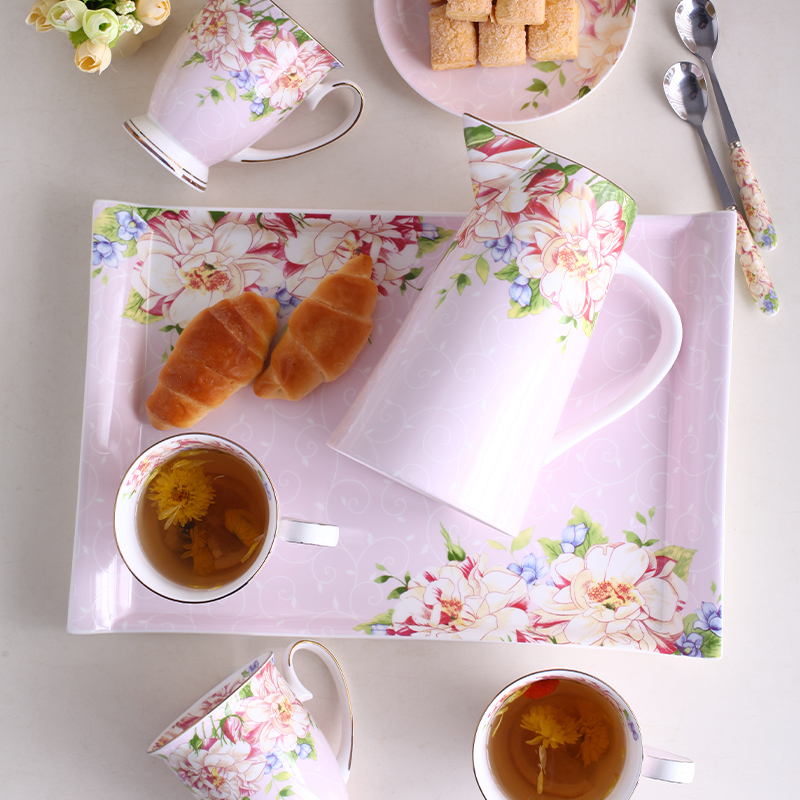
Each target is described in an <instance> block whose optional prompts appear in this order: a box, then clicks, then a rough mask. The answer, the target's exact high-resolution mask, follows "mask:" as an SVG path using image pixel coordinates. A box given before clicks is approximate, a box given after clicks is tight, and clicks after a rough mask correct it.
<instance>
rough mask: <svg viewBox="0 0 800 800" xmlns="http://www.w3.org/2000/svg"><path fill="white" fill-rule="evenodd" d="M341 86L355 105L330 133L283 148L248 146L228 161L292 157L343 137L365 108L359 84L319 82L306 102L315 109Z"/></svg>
mask: <svg viewBox="0 0 800 800" xmlns="http://www.w3.org/2000/svg"><path fill="white" fill-rule="evenodd" d="M341 87H345V88H347V89H349V90H350V91H351V92H352V93H353V96H354V101H353V107H352V108H351V109H350V113H349V114H348V115H347V119H345V121H344V122H343V123H342V124H341V125H339V126H338V127H337V128H334V129H333V130H332V131H331V132H330V133H327V134H325V135H324V136H320V137H319V138H318V139H314V140H313V141H311V142H306V143H305V144H299V145H296V146H295V147H287V148H285V149H283V150H262V149H261V148H260V147H246V148H245V149H244V150H242V151H241V152H239V153H237V154H236V155H235V156H231V157H230V158H229V159H228V161H240V162H242V163H244V164H255V163H257V162H259V161H279V160H281V159H282V158H292V157H293V156H299V155H301V154H302V153H310V152H311V151H312V150H318V149H319V148H320V147H324V146H325V145H326V144H330V143H331V142H335V141H336V140H337V139H341V137H342V136H344V135H345V134H346V133H347V132H348V131H349V130H350V129H351V128H352V127H353V125H355V124H356V122H358V120H359V117H360V116H361V112H362V111H363V110H364V93H363V92H362V91H361V89H360V88H359V86H358V85H357V84H355V83H351V82H350V81H336V82H334V83H318V84H317V85H316V86H315V87H314V88H313V89H312V90H311V91H310V92H309V93H308V95H307V96H306V98H305V102H306V103H308V106H309V108H311V109H312V111H313V110H314V109H315V108H316V107H317V105H319V101H320V100H322V98H323V97H325V96H326V95H328V94H330V93H331V92H333V91H335V90H336V89H339V88H341Z"/></svg>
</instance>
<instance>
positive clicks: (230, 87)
mask: <svg viewBox="0 0 800 800" xmlns="http://www.w3.org/2000/svg"><path fill="white" fill-rule="evenodd" d="M225 91H226V92H227V93H228V97H230V99H231V100H235V99H236V87H235V86H234V85H233V84H232V83H231V82H230V81H226V83H225Z"/></svg>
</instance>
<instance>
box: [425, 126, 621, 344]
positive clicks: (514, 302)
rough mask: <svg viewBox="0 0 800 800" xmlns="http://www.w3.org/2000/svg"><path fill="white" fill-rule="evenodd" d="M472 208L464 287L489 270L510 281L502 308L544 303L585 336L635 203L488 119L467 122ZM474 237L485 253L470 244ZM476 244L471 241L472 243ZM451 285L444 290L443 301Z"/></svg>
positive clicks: (457, 284) (540, 308)
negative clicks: (486, 120)
mask: <svg viewBox="0 0 800 800" xmlns="http://www.w3.org/2000/svg"><path fill="white" fill-rule="evenodd" d="M464 136H465V139H466V144H467V151H468V154H469V160H470V171H471V174H472V181H473V191H474V193H475V202H476V206H475V208H474V209H473V211H472V212H471V213H470V215H469V216H468V217H467V219H466V220H465V221H464V224H463V225H462V227H461V229H460V230H459V232H458V245H459V246H460V247H461V248H462V249H465V250H468V252H467V253H466V254H463V255H460V256H459V263H460V265H461V266H460V272H456V273H455V274H454V275H453V276H452V281H453V283H452V285H451V287H450V289H453V288H454V289H456V291H457V293H458V294H459V295H460V294H461V293H462V292H463V291H464V289H465V288H466V287H467V286H470V285H472V277H471V275H470V273H471V272H473V271H474V274H476V275H477V277H478V279H479V280H480V281H481V282H482V283H484V284H485V283H486V282H487V280H489V279H490V276H492V275H493V276H494V277H495V278H497V279H500V280H505V281H508V282H509V283H510V284H511V285H510V286H509V290H508V294H509V305H510V309H509V312H508V316H509V317H510V318H513V319H519V318H523V317H526V316H528V315H529V314H541V313H542V312H544V311H547V310H548V309H550V308H554V309H555V310H556V311H558V312H560V315H561V320H560V321H561V322H562V323H563V324H565V325H569V326H570V329H569V330H568V333H567V334H565V335H563V336H561V337H559V338H558V339H557V342H559V343H563V345H562V350H563V349H564V348H565V347H566V340H567V337H568V335H569V332H570V331H571V329H580V330H581V331H582V332H583V333H584V334H585V335H586V336H587V337H588V336H591V334H592V331H593V330H594V324H595V321H596V319H597V315H598V313H599V311H600V308H601V307H602V303H603V300H604V299H605V296H606V294H607V293H608V288H609V285H610V283H611V279H612V278H613V276H614V273H615V271H616V266H617V261H618V259H619V256H620V254H621V253H622V248H623V245H624V244H625V237H626V236H627V233H628V231H630V228H631V226H632V224H633V220H634V218H635V216H636V204H635V203H634V202H633V200H632V199H631V198H630V197H629V196H628V195H627V194H625V192H623V191H622V190H621V189H619V188H618V187H617V186H615V185H614V184H612V183H611V182H609V181H607V180H605V179H604V178H601V177H600V176H599V175H596V174H595V173H593V172H591V170H588V169H586V168H585V167H582V166H581V165H579V164H574V163H572V162H570V161H567V160H566V159H562V158H560V157H559V156H554V155H552V154H551V153H548V152H547V151H545V150H544V149H543V148H541V147H538V146H536V145H533V144H531V143H530V142H528V141H526V140H524V139H520V138H518V137H516V136H514V135H512V134H510V133H507V132H506V131H502V130H500V129H498V128H494V127H492V126H490V125H488V124H485V123H484V124H478V125H473V126H469V127H466V128H465V130H464ZM472 243H478V244H481V245H483V247H485V248H486V250H485V252H483V253H477V254H476V253H474V252H469V248H470V245H471V244H472ZM473 248H474V245H473ZM448 293H449V289H442V290H440V294H441V297H440V299H439V304H440V305H441V303H443V302H444V300H445V299H446V297H447V294H448Z"/></svg>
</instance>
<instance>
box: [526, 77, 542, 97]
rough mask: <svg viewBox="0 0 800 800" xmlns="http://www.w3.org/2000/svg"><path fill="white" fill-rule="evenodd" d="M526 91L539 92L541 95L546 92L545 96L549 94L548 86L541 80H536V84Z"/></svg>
mask: <svg viewBox="0 0 800 800" xmlns="http://www.w3.org/2000/svg"><path fill="white" fill-rule="evenodd" d="M525 91H526V92H537V93H539V94H541V93H542V92H544V93H545V94H547V84H546V83H545V82H544V81H542V80H539V78H536V80H534V82H533V83H532V84H531V85H530V86H529V87H528V88H527V89H526V90H525Z"/></svg>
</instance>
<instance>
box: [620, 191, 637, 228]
mask: <svg viewBox="0 0 800 800" xmlns="http://www.w3.org/2000/svg"><path fill="white" fill-rule="evenodd" d="M635 219H636V203H634V202H633V200H631V199H627V200H626V202H625V205H624V206H623V207H622V221H623V222H624V223H625V236H627V235H628V234H629V233H630V232H631V228H632V227H633V221H634V220H635Z"/></svg>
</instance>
